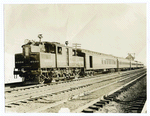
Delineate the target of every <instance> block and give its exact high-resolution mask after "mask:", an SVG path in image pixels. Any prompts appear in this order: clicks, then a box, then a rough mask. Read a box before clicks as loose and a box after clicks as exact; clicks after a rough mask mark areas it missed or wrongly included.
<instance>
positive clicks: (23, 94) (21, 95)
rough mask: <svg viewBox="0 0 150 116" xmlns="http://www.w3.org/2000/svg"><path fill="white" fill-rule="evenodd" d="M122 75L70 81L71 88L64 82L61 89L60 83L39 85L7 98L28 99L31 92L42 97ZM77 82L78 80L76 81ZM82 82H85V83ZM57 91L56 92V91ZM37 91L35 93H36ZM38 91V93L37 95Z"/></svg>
mask: <svg viewBox="0 0 150 116" xmlns="http://www.w3.org/2000/svg"><path fill="white" fill-rule="evenodd" d="M126 75H128V73H127V74H126V73H125V74H124V75H121V76H126ZM121 76H115V77H112V78H110V77H106V75H105V76H103V78H101V79H102V80H99V78H95V80H94V82H90V81H91V79H90V80H89V81H88V82H86V81H85V80H83V81H84V82H81V83H80V85H79V84H78V86H77V87H76V86H74V85H76V84H75V83H70V85H69V88H68V87H66V84H64V85H63V86H62V85H61V89H59V88H60V87H59V86H60V85H59V86H58V85H55V86H51V87H49V86H48V87H45V88H39V87H38V86H37V88H36V90H35V87H34V88H32V89H31V88H29V89H28V90H26V91H17V93H16V92H15V93H11V94H8V95H7V96H6V97H7V98H12V97H14V99H13V100H6V102H5V103H6V104H8V103H9V104H10V103H11V102H14V101H15V100H16V101H17V102H18V101H21V100H22V99H25V98H26V99H28V98H30V97H31V94H32V96H33V95H34V96H35V97H42V96H41V95H42V94H43V92H45V91H47V92H48V93H49V95H52V94H58V93H61V92H64V91H70V90H75V89H78V88H83V87H87V86H91V85H92V84H95V83H100V82H102V81H107V80H111V79H114V78H119V77H121ZM76 83H77V82H76ZM82 83H85V84H84V85H83V84H82ZM54 91H55V92H54ZM34 93H35V94H34ZM37 93H38V95H37Z"/></svg>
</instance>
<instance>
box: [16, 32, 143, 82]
mask: <svg viewBox="0 0 150 116" xmlns="http://www.w3.org/2000/svg"><path fill="white" fill-rule="evenodd" d="M38 37H39V39H40V40H39V41H38V42H35V41H30V40H25V44H24V45H22V53H18V54H15V68H14V76H15V77H16V76H17V75H19V76H20V77H23V78H24V82H25V83H32V84H33V83H44V82H51V81H58V80H65V79H70V78H78V77H79V76H80V77H82V76H85V75H86V76H92V75H93V74H94V73H95V72H106V71H107V72H108V71H109V72H115V71H119V70H129V69H130V70H131V69H136V68H142V67H143V66H144V65H143V64H142V63H140V62H137V61H131V60H128V59H125V58H120V57H116V56H113V55H108V54H104V53H98V52H94V51H90V50H85V49H77V48H73V47H69V46H67V44H66V45H63V44H60V43H58V42H42V41H41V38H42V34H39V36H38Z"/></svg>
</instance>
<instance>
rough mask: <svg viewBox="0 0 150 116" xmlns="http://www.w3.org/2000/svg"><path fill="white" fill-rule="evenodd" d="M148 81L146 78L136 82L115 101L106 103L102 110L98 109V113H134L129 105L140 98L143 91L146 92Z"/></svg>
mask: <svg viewBox="0 0 150 116" xmlns="http://www.w3.org/2000/svg"><path fill="white" fill-rule="evenodd" d="M146 83H147V82H146V78H143V79H141V80H140V81H138V82H136V84H134V85H133V86H132V87H130V88H129V89H128V90H127V91H125V92H123V93H121V94H120V95H119V96H118V97H116V100H115V101H112V102H110V103H109V104H107V105H105V106H104V107H103V108H102V109H100V111H97V113H133V112H132V111H131V110H130V108H129V107H130V106H132V105H133V104H134V101H135V100H136V99H138V97H139V96H141V95H142V94H143V92H144V93H146ZM143 96H144V94H143Z"/></svg>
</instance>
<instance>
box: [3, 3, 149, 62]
mask: <svg viewBox="0 0 150 116" xmlns="http://www.w3.org/2000/svg"><path fill="white" fill-rule="evenodd" d="M146 18H147V17H146V4H144V3H142V4H133V3H132V4H43V5H41V4H38V5H37V4H30V5H28V4H22V5H20V4H17V5H14V4H11V5H4V30H5V53H6V54H8V56H11V55H12V56H13V55H14V54H15V53H16V52H18V53H19V52H22V49H21V45H22V44H23V43H24V40H25V39H30V40H37V41H38V37H37V36H38V34H39V33H42V34H43V39H42V40H43V41H57V42H60V43H65V41H66V40H68V41H69V46H72V43H80V44H81V47H82V48H84V49H89V50H92V51H97V52H102V53H106V54H112V55H115V56H118V57H126V56H127V54H128V53H135V55H136V60H138V61H141V62H143V63H144V64H146V20H147V19H146ZM5 58H6V59H9V58H8V57H7V56H6V57H5Z"/></svg>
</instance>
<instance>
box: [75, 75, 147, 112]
mask: <svg viewBox="0 0 150 116" xmlns="http://www.w3.org/2000/svg"><path fill="white" fill-rule="evenodd" d="M144 76H146V73H145V74H143V75H140V76H138V78H135V79H134V80H132V81H130V82H128V83H127V84H125V85H123V86H121V87H119V88H117V89H115V90H113V91H111V92H110V93H108V94H106V95H104V96H103V97H101V98H100V99H96V100H94V101H92V102H90V103H88V104H86V105H84V106H82V107H79V108H78V109H76V110H74V111H73V112H74V113H94V112H95V113H97V112H98V111H99V110H100V109H101V108H103V106H104V105H106V104H109V102H111V101H116V97H118V95H119V94H121V93H122V92H125V91H127V89H128V88H130V87H131V86H132V85H133V84H134V83H136V82H137V81H138V80H139V79H141V78H142V77H144ZM145 101H146V91H144V92H142V93H141V95H140V96H139V97H138V98H137V99H136V100H135V101H132V105H129V106H128V109H130V111H131V112H132V113H140V112H141V111H142V109H143V106H144V103H145ZM128 102H129V101H128ZM130 102H131V101H130Z"/></svg>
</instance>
